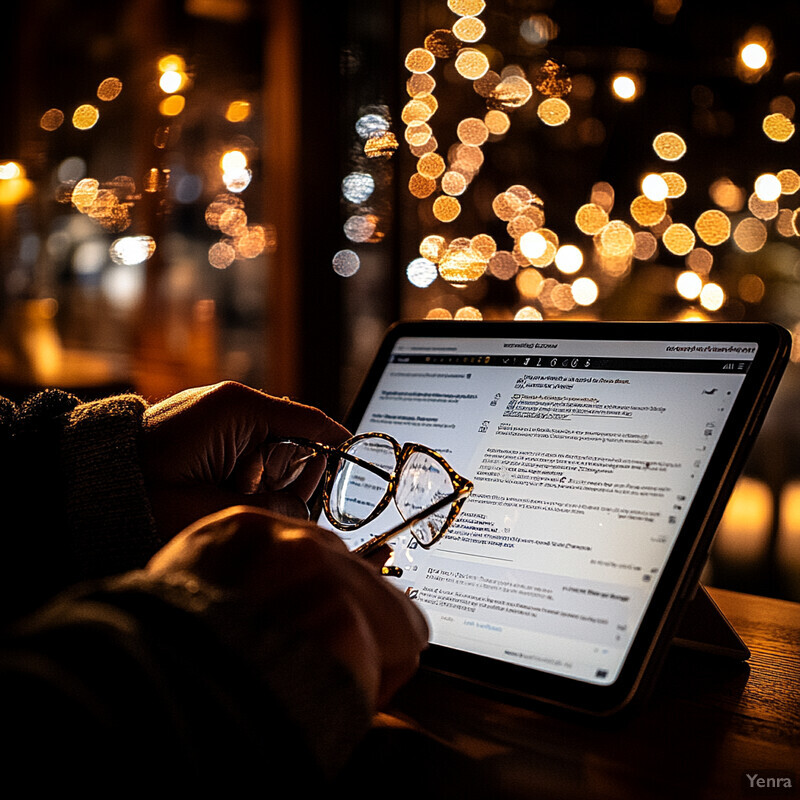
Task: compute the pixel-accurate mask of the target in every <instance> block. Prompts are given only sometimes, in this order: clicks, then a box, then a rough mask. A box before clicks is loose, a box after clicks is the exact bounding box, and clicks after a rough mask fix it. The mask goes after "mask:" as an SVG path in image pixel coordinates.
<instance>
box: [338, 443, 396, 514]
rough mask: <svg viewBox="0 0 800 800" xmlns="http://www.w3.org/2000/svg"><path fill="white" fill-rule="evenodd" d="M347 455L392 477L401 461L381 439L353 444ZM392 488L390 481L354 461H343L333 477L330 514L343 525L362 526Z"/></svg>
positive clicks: (393, 450) (392, 448)
mask: <svg viewBox="0 0 800 800" xmlns="http://www.w3.org/2000/svg"><path fill="white" fill-rule="evenodd" d="M347 452H348V453H349V454H350V455H352V456H355V457H356V458H358V459H360V460H362V461H366V462H367V463H370V464H373V465H374V466H377V467H380V468H381V469H383V470H384V471H385V472H387V473H388V474H392V473H394V471H395V468H396V466H397V458H396V455H395V449H394V447H393V446H392V443H391V442H389V441H387V440H385V439H381V438H380V437H369V438H365V439H359V440H358V441H356V442H353V443H352V444H351V445H350V446H349V447H348V448H347ZM388 488H389V484H388V482H387V481H385V480H383V479H382V478H381V477H380V476H378V475H376V474H375V473H373V472H370V471H369V470H367V469H364V467H362V466H360V465H358V464H354V463H352V462H351V461H346V460H344V459H341V460H340V461H339V463H338V464H337V466H336V470H335V472H334V474H333V479H332V482H331V489H330V500H329V506H330V512H331V515H332V516H333V518H334V519H335V520H336V521H337V522H340V523H342V524H346V525H358V524H360V523H362V522H363V521H364V520H365V519H367V517H369V515H370V514H371V513H372V512H373V511H374V510H375V509H376V508H377V507H378V505H379V504H380V503H381V501H382V500H383V498H384V497H385V495H386V492H387V490H388Z"/></svg>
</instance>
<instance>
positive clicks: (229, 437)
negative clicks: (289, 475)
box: [140, 381, 348, 537]
mask: <svg viewBox="0 0 800 800" xmlns="http://www.w3.org/2000/svg"><path fill="white" fill-rule="evenodd" d="M270 436H303V437H305V438H308V439H313V440H315V441H319V442H323V443H325V444H338V443H339V442H341V441H342V440H343V439H345V438H347V436H348V432H347V430H346V429H345V428H343V427H342V426H341V425H339V424H338V423H336V422H334V421H333V420H332V419H331V418H330V417H328V416H326V415H325V414H324V413H323V412H322V411H320V410H319V409H316V408H312V407H310V406H305V405H301V404H300V403H294V402H292V401H290V400H285V399H280V398H277V397H271V396H270V395H267V394H264V393H263V392H259V391H257V390H256V389H252V388H249V387H247V386H244V385H242V384H240V383H235V382H233V381H225V382H223V383H218V384H215V385H213V386H202V387H198V388H194V389H187V390H186V391H183V392H179V393H178V394H175V395H173V396H172V397H168V398H167V399H166V400H163V401H162V402H160V403H156V404H155V405H153V406H151V407H150V408H148V409H147V411H146V412H145V416H144V422H143V431H142V437H141V442H140V453H141V460H142V471H143V473H144V477H145V482H146V484H147V487H148V494H149V496H150V501H151V505H152V508H153V514H154V516H155V518H156V524H157V525H158V528H159V531H160V532H161V533H162V535H164V536H165V537H169V536H172V535H174V534H176V533H178V532H179V531H180V530H182V529H183V528H184V527H185V526H186V525H188V524H190V523H192V522H194V521H195V520H197V519H199V518H200V517H203V516H205V515H207V514H211V513H213V512H215V511H219V510H220V509H223V508H227V507H229V506H233V505H238V504H246V505H250V506H258V507H261V508H266V509H270V510H272V511H275V512H276V513H279V514H284V515H287V516H292V517H303V518H307V516H308V509H307V507H306V503H307V502H308V500H309V498H310V497H311V495H312V493H313V491H314V489H315V488H316V486H317V483H318V482H319V479H320V477H321V475H322V472H323V470H324V460H322V459H318V460H316V461H312V462H311V463H309V464H308V465H307V467H306V468H305V469H304V470H303V473H302V474H301V475H300V476H299V477H298V478H297V479H296V480H295V481H294V482H293V483H292V484H291V486H290V487H289V488H288V489H287V490H286V491H274V490H272V489H271V488H270V486H271V484H270V481H269V480H267V478H268V477H269V476H268V475H265V473H264V456H265V442H266V440H267V438H268V437H270Z"/></svg>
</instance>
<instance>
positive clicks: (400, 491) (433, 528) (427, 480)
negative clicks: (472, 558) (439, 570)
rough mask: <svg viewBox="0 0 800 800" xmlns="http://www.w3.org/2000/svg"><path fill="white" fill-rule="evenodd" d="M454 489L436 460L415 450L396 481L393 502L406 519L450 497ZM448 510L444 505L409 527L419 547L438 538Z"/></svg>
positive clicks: (442, 467)
mask: <svg viewBox="0 0 800 800" xmlns="http://www.w3.org/2000/svg"><path fill="white" fill-rule="evenodd" d="M454 488H455V487H454V485H453V481H452V479H451V478H450V475H449V474H448V472H447V470H446V469H445V468H444V466H443V465H442V464H441V463H440V462H439V461H438V460H437V459H435V458H433V457H432V456H430V455H429V454H427V453H423V452H420V451H416V452H414V453H412V454H411V455H410V456H409V457H408V458H407V459H406V461H405V463H404V464H403V467H402V469H401V471H400V475H399V476H398V478H397V489H396V490H395V502H396V503H397V508H398V509H399V511H400V514H401V515H402V516H403V518H404V519H409V518H410V517H412V516H414V515H415V514H418V513H420V512H422V511H424V510H425V509H426V508H429V507H430V506H431V505H433V504H434V503H435V502H436V501H437V500H439V499H440V498H442V497H445V496H446V495H449V494H452V492H453V491H454ZM450 508H451V507H450V506H445V507H444V508H442V509H440V510H438V511H435V512H432V513H431V514H430V515H428V516H427V517H425V518H424V519H422V520H420V521H419V522H416V523H415V524H414V525H413V526H412V528H411V532H412V533H413V535H414V536H415V537H416V538H417V539H418V540H419V542H420V543H421V544H423V545H429V544H431V543H432V542H434V541H436V539H437V538H438V537H439V536H440V535H441V532H442V530H443V528H444V526H445V523H446V522H447V517H448V515H449V513H450Z"/></svg>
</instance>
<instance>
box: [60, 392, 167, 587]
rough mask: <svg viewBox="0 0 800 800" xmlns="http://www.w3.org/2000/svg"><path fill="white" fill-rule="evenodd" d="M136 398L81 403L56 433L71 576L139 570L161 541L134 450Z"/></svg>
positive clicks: (140, 408) (141, 407)
mask: <svg viewBox="0 0 800 800" xmlns="http://www.w3.org/2000/svg"><path fill="white" fill-rule="evenodd" d="M146 407H147V406H146V403H145V401H144V400H143V399H142V398H140V397H138V396H136V395H120V396H117V397H110V398H107V399H105V400H98V401H95V402H91V403H84V404H81V405H78V406H77V407H75V408H74V409H73V410H72V411H71V412H70V413H69V415H68V416H67V419H66V423H65V425H64V428H63V431H62V433H61V448H60V449H61V469H62V473H63V481H64V485H65V487H66V488H65V496H66V501H65V512H66V520H67V525H68V529H69V537H70V542H71V549H72V555H73V560H74V567H75V577H76V578H77V579H79V580H80V579H85V578H93V577H101V576H104V575H113V574H116V573H120V572H124V571H126V570H130V569H138V568H140V567H143V566H144V565H145V564H146V563H147V560H148V559H149V558H150V557H151V556H152V555H153V554H154V553H155V552H156V550H158V549H159V547H160V546H161V545H162V544H164V542H163V541H162V540H161V538H160V537H159V536H158V534H157V531H156V525H155V521H154V519H153V515H152V512H151V510H150V505H149V502H148V499H147V492H146V489H145V483H144V477H143V475H142V471H141V466H140V462H139V458H138V452H137V444H136V442H137V437H138V435H139V432H140V430H141V426H142V417H143V414H144V411H145V409H146Z"/></svg>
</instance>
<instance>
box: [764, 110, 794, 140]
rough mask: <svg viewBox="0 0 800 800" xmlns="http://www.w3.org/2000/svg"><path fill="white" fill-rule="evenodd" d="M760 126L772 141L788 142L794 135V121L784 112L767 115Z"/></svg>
mask: <svg viewBox="0 0 800 800" xmlns="http://www.w3.org/2000/svg"><path fill="white" fill-rule="evenodd" d="M761 127H762V129H763V131H764V133H766V134H767V136H768V137H769V138H770V139H772V141H774V142H788V141H789V139H791V138H792V136H794V123H793V122H792V121H791V120H790V119H789V118H788V117H787V116H785V115H784V114H780V113H776V114H769V115H767V116H766V117H764V121H763V122H762V123H761Z"/></svg>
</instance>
